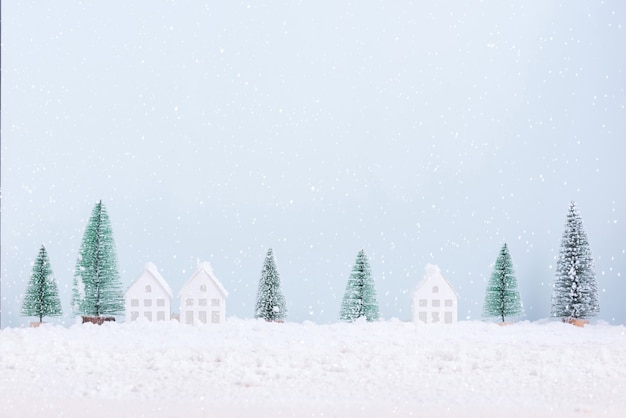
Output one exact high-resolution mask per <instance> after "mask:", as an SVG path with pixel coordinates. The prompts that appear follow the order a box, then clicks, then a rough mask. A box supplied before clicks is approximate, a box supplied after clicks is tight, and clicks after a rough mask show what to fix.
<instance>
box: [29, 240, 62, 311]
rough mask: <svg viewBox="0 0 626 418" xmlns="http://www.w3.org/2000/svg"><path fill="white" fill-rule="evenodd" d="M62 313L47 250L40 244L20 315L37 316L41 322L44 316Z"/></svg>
mask: <svg viewBox="0 0 626 418" xmlns="http://www.w3.org/2000/svg"><path fill="white" fill-rule="evenodd" d="M62 313H63V311H62V309H61V300H60V299H59V290H58V288H57V283H56V281H55V280H54V278H53V275H52V268H51V266H50V260H49V259H48V252H47V251H46V247H45V246H44V245H42V246H41V248H40V249H39V254H38V255H37V258H36V259H35V264H33V272H32V274H31V276H30V281H29V282H28V287H27V288H26V295H25V296H24V302H23V304H22V315H24V316H36V317H39V322H42V321H43V317H44V316H60V315H61V314H62Z"/></svg>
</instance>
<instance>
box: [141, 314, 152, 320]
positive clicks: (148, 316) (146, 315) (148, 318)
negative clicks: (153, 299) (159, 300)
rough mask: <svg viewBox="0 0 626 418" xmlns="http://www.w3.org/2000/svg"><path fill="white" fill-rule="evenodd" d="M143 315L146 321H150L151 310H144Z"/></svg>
mask: <svg viewBox="0 0 626 418" xmlns="http://www.w3.org/2000/svg"><path fill="white" fill-rule="evenodd" d="M143 316H145V317H146V319H147V320H148V321H152V312H144V313H143Z"/></svg>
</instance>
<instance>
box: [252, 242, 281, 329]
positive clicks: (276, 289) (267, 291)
mask: <svg viewBox="0 0 626 418" xmlns="http://www.w3.org/2000/svg"><path fill="white" fill-rule="evenodd" d="M254 317H255V318H263V319H265V320H266V321H277V322H280V321H282V320H284V319H285V318H286V317H287V306H286V305H285V298H284V297H283V294H282V292H281V290H280V275H279V274H278V269H277V268H276V259H275V258H274V252H273V251H272V249H271V248H270V249H269V250H268V251H267V256H266V257H265V262H264V263H263V270H262V271H261V280H259V292H258V295H257V302H256V313H255V315H254Z"/></svg>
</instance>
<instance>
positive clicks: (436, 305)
mask: <svg viewBox="0 0 626 418" xmlns="http://www.w3.org/2000/svg"><path fill="white" fill-rule="evenodd" d="M432 304H433V308H438V307H440V306H441V301H440V300H439V299H433V302H432Z"/></svg>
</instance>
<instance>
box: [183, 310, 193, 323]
mask: <svg viewBox="0 0 626 418" xmlns="http://www.w3.org/2000/svg"><path fill="white" fill-rule="evenodd" d="M185 324H187V325H193V311H187V312H185Z"/></svg>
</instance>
